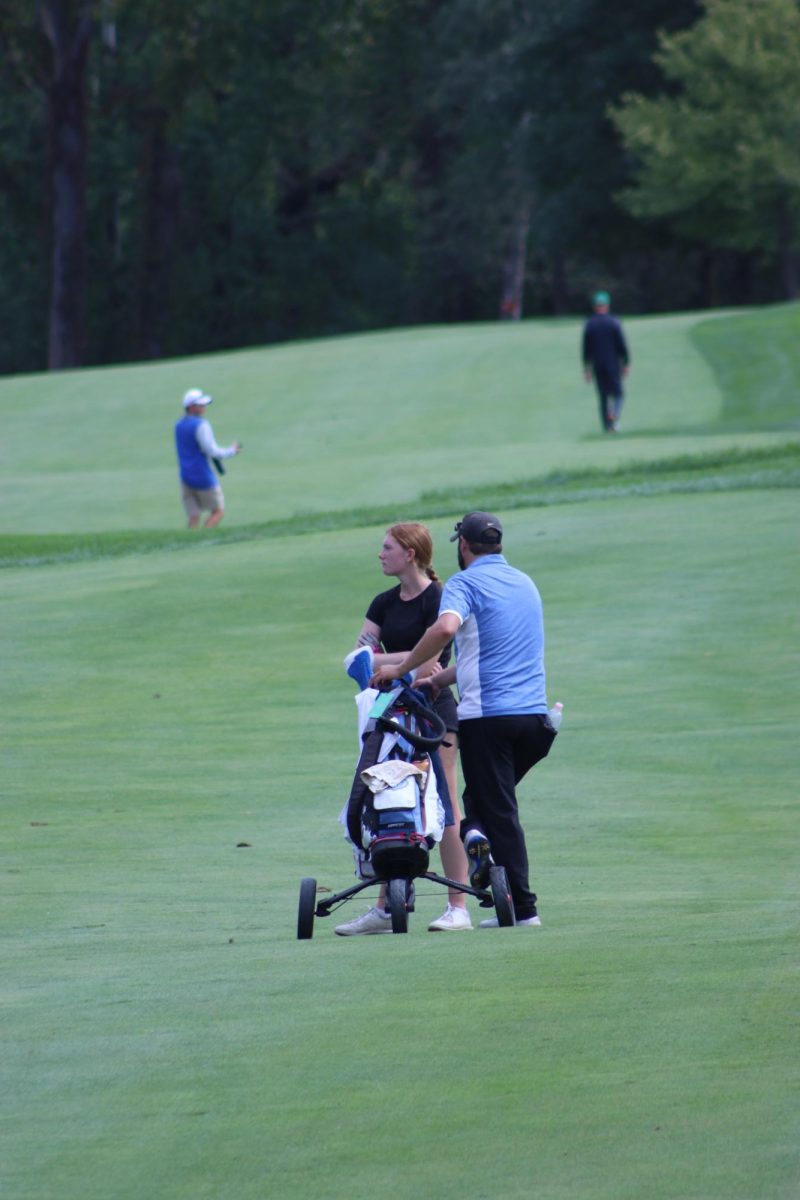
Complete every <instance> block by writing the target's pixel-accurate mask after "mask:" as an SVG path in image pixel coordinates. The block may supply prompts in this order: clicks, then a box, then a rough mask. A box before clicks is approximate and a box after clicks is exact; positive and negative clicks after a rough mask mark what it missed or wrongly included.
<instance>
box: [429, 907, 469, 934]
mask: <svg viewBox="0 0 800 1200" xmlns="http://www.w3.org/2000/svg"><path fill="white" fill-rule="evenodd" d="M428 929H429V930H430V931H431V932H433V933H435V932H436V931H437V930H442V931H443V932H447V931H448V930H450V929H472V921H471V919H470V915H469V913H468V912H467V910H466V908H463V907H462V906H460V905H453V904H448V906H447V908H446V909H445V910H444V912H443V913H442V915H441V916H440V917H439V918H438V920H436V921H431V923H430V925H429V926H428Z"/></svg>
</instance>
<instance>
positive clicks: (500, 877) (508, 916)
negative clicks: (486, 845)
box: [489, 865, 517, 928]
mask: <svg viewBox="0 0 800 1200" xmlns="http://www.w3.org/2000/svg"><path fill="white" fill-rule="evenodd" d="M489 888H490V889H491V893H492V900H494V911H495V912H496V913H497V924H498V925H500V926H501V927H503V928H508V927H509V926H511V925H516V923H517V919H516V917H515V916H514V905H513V904H512V902H511V889H510V887H509V886H508V876H507V875H506V869H505V867H497V866H494V865H493V866H491V867H490V868H489Z"/></svg>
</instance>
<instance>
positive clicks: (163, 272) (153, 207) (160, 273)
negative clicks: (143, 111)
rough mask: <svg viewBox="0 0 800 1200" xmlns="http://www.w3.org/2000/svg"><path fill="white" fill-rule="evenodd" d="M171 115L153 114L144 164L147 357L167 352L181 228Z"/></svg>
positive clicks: (142, 314) (142, 331) (144, 342)
mask: <svg viewBox="0 0 800 1200" xmlns="http://www.w3.org/2000/svg"><path fill="white" fill-rule="evenodd" d="M167 121H168V114H167V113H166V112H163V111H159V112H157V113H154V114H153V117H152V122H151V127H150V132H149V137H148V144H147V147H146V153H147V162H146V164H145V179H146V188H147V191H146V209H145V218H144V247H143V253H142V278H141V281H140V292H139V296H140V313H139V321H140V343H141V350H142V353H143V354H144V355H145V357H146V358H160V357H161V356H162V354H163V353H164V334H165V329H166V323H167V311H168V307H169V303H168V301H169V277H170V265H171V261H172V254H173V250H174V246H175V239H176V235H177V230H178V215H179V209H180V194H181V177H180V170H179V167H178V162H177V156H176V154H175V151H174V149H173V147H172V146H170V144H169V141H168V139H167V132H166V129H167Z"/></svg>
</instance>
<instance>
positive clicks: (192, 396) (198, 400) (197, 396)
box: [183, 388, 213, 408]
mask: <svg viewBox="0 0 800 1200" xmlns="http://www.w3.org/2000/svg"><path fill="white" fill-rule="evenodd" d="M211 403H213V401H212V399H211V397H210V396H207V395H206V394H205V392H202V391H201V390H200V388H189V390H188V392H187V393H186V395H185V396H184V397H183V407H184V408H188V407H189V405H190V404H200V405H202V406H203V407H205V405H206V404H211Z"/></svg>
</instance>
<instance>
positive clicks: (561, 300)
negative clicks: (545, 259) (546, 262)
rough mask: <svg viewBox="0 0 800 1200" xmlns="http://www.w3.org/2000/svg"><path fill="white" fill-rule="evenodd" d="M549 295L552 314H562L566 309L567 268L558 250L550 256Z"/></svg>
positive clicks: (556, 315) (557, 315)
mask: <svg viewBox="0 0 800 1200" xmlns="http://www.w3.org/2000/svg"><path fill="white" fill-rule="evenodd" d="M550 297H551V307H552V312H553V316H555V317H560V316H563V315H564V313H565V312H566V311H567V269H566V266H565V264H564V255H563V254H562V253H561V251H560V250H555V251H554V252H553V254H552V255H551V256H550Z"/></svg>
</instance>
